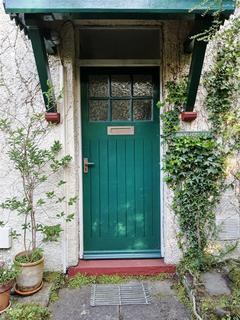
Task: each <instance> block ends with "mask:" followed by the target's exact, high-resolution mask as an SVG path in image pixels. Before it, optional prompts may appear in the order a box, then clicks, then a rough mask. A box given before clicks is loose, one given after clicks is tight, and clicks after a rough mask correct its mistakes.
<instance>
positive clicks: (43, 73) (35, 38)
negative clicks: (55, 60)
mask: <svg viewBox="0 0 240 320" xmlns="http://www.w3.org/2000/svg"><path fill="white" fill-rule="evenodd" d="M28 35H29V38H30V40H31V42H32V48H33V53H34V57H35V62H36V66H37V71H38V75H39V81H40V85H41V89H42V93H43V99H44V102H45V106H46V109H47V112H56V104H55V99H54V96H51V97H48V96H47V95H46V94H45V93H46V92H48V91H49V87H50V88H52V81H51V75H50V70H49V65H48V59H47V52H46V47H45V43H44V39H43V36H42V34H41V31H40V29H39V27H38V26H34V25H31V26H28Z"/></svg>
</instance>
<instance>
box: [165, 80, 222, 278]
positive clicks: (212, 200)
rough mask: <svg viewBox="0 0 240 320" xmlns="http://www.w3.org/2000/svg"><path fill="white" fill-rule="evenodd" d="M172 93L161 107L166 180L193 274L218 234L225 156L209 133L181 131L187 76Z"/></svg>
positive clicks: (180, 240)
mask: <svg viewBox="0 0 240 320" xmlns="http://www.w3.org/2000/svg"><path fill="white" fill-rule="evenodd" d="M167 89H168V95H167V97H166V99H165V101H164V103H159V107H165V108H168V110H167V111H166V112H163V113H162V115H161V118H162V123H163V128H162V132H163V135H162V138H163V140H164V143H165V145H166V147H167V150H166V153H165V157H164V171H165V173H166V176H165V180H166V182H167V184H168V186H169V187H170V188H171V190H172V191H173V202H172V209H173V212H174V214H175V215H176V216H177V218H178V223H179V232H178V243H179V247H180V248H181V250H182V252H183V261H184V266H185V268H186V269H187V270H188V271H190V272H191V273H194V272H197V271H199V270H202V269H204V267H205V264H206V259H207V258H208V256H207V254H206V249H207V246H208V244H209V241H210V239H212V238H213V236H214V234H215V229H216V228H215V212H214V208H215V206H216V204H217V202H218V201H219V198H220V195H221V191H222V188H223V181H224V155H223V153H222V150H221V148H220V146H219V144H218V143H217V141H216V140H215V139H214V137H212V136H211V135H206V134H192V135H186V134H183V135H182V134H180V133H179V132H178V131H179V129H180V125H179V115H180V112H181V111H182V108H183V105H184V103H185V101H186V89H187V85H186V79H183V80H180V81H179V82H176V83H174V82H169V83H168V84H167Z"/></svg>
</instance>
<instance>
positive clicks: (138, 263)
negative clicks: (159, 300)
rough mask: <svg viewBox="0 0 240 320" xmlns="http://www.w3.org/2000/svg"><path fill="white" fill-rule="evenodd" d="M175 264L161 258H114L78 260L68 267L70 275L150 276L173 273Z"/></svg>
mask: <svg viewBox="0 0 240 320" xmlns="http://www.w3.org/2000/svg"><path fill="white" fill-rule="evenodd" d="M175 271H176V266H175V265H172V264H166V263H165V262H164V261H163V259H121V260H120V259H115V260H79V263H78V265H77V266H74V267H70V268H69V269H68V275H69V276H70V277H72V276H74V275H76V274H77V273H82V274H87V275H113V274H118V275H124V276H128V275H133V276H140V275H143V276H151V275H156V274H159V273H174V272H175Z"/></svg>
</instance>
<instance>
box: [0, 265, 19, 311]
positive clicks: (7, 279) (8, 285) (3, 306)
mask: <svg viewBox="0 0 240 320" xmlns="http://www.w3.org/2000/svg"><path fill="white" fill-rule="evenodd" d="M17 274H18V270H17V268H16V267H15V266H14V265H7V264H5V263H4V262H2V261H0V314H1V313H2V312H4V311H5V310H7V309H8V308H9V307H10V291H11V289H12V287H13V284H14V282H15V279H16V276H17Z"/></svg>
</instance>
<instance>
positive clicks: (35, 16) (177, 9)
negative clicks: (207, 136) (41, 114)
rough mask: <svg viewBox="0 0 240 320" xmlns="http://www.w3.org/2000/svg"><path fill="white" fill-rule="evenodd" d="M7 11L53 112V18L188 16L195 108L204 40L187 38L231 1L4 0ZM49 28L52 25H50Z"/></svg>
mask: <svg viewBox="0 0 240 320" xmlns="http://www.w3.org/2000/svg"><path fill="white" fill-rule="evenodd" d="M4 7H5V11H6V13H9V14H10V16H11V18H14V19H15V20H16V24H17V25H19V27H20V28H21V29H23V30H24V32H25V33H26V34H27V35H28V36H29V38H30V40H31V42H32V47H33V52H34V56H35V60H36V65H37V70H38V74H39V79H40V84H41V89H42V92H43V97H44V101H45V104H46V107H47V112H55V111H56V105H55V103H54V100H53V99H52V98H51V101H49V99H48V96H47V95H46V94H45V92H47V91H48V87H49V85H50V86H51V77H50V72H49V66H48V60H47V50H46V44H47V41H48V40H49V39H48V35H49V32H48V30H47V28H49V25H50V24H52V25H53V26H54V23H56V21H61V20H62V21H67V20H72V21H74V20H78V19H144V20H145V19H147V20H148V19H149V20H150V19H158V20H166V19H171V20H173V19H190V20H193V21H194V27H193V30H190V32H189V38H188V39H186V40H187V41H186V43H187V45H186V46H185V47H186V51H187V52H189V53H192V60H191V66H190V72H189V78H188V95H187V102H186V105H185V110H186V111H192V110H193V108H194V104H195V100H196V95H197V89H198V85H199V80H200V76H201V71H202V66H203V61H204V55H205V51H206V45H207V42H206V41H196V40H192V41H191V40H190V37H191V36H193V35H194V34H198V33H200V32H203V31H205V30H206V29H208V28H210V27H211V25H212V23H213V16H212V14H213V13H214V12H219V15H220V16H221V19H222V21H224V19H226V18H228V17H229V15H230V14H231V13H233V11H234V8H235V1H234V0H222V1H216V0H206V1H202V0H131V1H126V0H104V1H103V0H5V1H4ZM51 28H52V27H51Z"/></svg>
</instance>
